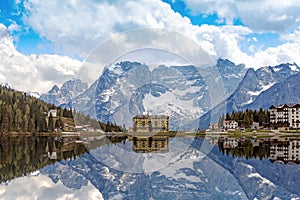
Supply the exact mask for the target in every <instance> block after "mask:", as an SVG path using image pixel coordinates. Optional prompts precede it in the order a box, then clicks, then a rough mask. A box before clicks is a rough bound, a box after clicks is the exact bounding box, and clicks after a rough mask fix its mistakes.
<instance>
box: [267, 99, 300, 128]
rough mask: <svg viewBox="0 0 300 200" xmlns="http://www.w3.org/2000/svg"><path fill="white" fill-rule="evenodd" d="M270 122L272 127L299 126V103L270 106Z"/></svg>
mask: <svg viewBox="0 0 300 200" xmlns="http://www.w3.org/2000/svg"><path fill="white" fill-rule="evenodd" d="M269 111H270V123H271V126H273V127H276V128H278V127H289V128H300V105H299V104H294V105H287V104H285V105H280V106H271V107H270V108H269Z"/></svg>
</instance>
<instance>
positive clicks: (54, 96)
mask: <svg viewBox="0 0 300 200" xmlns="http://www.w3.org/2000/svg"><path fill="white" fill-rule="evenodd" d="M87 88H88V84H87V83H84V82H82V81H81V80H79V79H72V80H69V81H67V82H65V83H64V84H63V85H62V86H61V88H59V87H58V86H57V85H54V86H53V87H52V89H51V90H49V91H48V92H47V93H45V94H42V95H41V96H40V99H42V100H44V101H46V102H48V103H51V104H54V105H57V106H63V107H65V106H67V104H68V103H69V102H70V101H72V99H73V98H74V97H75V96H77V95H79V94H81V93H82V92H83V91H85V90H86V89H87Z"/></svg>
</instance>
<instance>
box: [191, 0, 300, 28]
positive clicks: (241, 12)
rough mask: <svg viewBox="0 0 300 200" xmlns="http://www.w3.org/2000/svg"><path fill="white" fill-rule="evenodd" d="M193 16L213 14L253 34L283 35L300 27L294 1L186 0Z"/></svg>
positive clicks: (296, 4)
mask: <svg viewBox="0 0 300 200" xmlns="http://www.w3.org/2000/svg"><path fill="white" fill-rule="evenodd" d="M185 2H186V4H187V6H188V8H189V9H190V10H191V12H192V14H200V13H205V14H208V15H209V14H214V13H216V14H217V15H218V16H219V18H220V19H222V20H224V21H226V23H227V24H232V23H233V20H234V19H241V21H242V22H243V23H244V24H245V25H246V26H248V27H249V28H251V29H252V30H254V31H272V32H273V31H274V32H285V31H288V30H289V29H293V28H295V27H297V26H298V25H299V20H300V17H299V10H300V4H299V2H298V1H297V0H285V1H281V0H264V1H261V0H243V1H239V0H222V1H211V0H185Z"/></svg>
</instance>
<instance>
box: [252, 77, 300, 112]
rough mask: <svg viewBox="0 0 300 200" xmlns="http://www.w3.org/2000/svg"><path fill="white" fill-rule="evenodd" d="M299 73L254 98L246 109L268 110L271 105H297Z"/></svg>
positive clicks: (299, 100) (299, 97)
mask: <svg viewBox="0 0 300 200" xmlns="http://www.w3.org/2000/svg"><path fill="white" fill-rule="evenodd" d="M299 88H300V73H298V74H295V75H293V76H291V77H288V78H287V79H285V80H283V81H281V82H279V83H276V84H274V85H273V86H272V87H271V88H269V89H268V90H266V91H264V92H262V93H261V94H260V95H259V96H257V97H256V99H255V101H254V102H253V103H251V104H250V105H248V106H247V107H248V108H251V109H258V108H260V107H262V108H269V107H270V106H271V105H280V104H289V103H299V102H300V90H299Z"/></svg>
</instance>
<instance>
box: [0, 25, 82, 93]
mask: <svg viewBox="0 0 300 200" xmlns="http://www.w3.org/2000/svg"><path fill="white" fill-rule="evenodd" d="M0 44H1V48H0V57H1V59H0V74H1V76H0V82H1V83H5V82H7V83H9V85H11V86H12V87H13V88H16V89H19V90H23V91H27V90H30V91H37V92H45V91H47V90H48V89H49V88H50V87H52V86H53V84H62V83H63V82H65V81H66V80H68V79H70V78H71V77H75V76H76V72H77V71H78V70H79V68H80V66H81V62H79V61H77V60H74V59H71V58H69V57H66V56H59V55H47V54H44V55H35V54H31V55H29V56H25V55H23V54H21V53H20V52H18V51H17V50H16V49H15V47H14V44H13V39H12V37H11V36H10V34H9V30H8V29H7V28H6V27H5V26H4V25H3V24H0Z"/></svg>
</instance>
